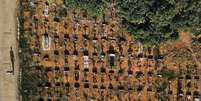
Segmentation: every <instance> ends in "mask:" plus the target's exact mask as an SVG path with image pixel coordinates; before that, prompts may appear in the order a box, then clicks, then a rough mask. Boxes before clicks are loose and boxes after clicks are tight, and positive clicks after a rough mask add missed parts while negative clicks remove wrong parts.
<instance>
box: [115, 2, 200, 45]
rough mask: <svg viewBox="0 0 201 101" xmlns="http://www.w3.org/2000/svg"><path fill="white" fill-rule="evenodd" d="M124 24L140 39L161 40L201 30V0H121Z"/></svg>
mask: <svg viewBox="0 0 201 101" xmlns="http://www.w3.org/2000/svg"><path fill="white" fill-rule="evenodd" d="M117 1H118V7H119V9H120V10H119V16H120V17H121V18H122V23H123V25H124V27H125V28H126V29H127V30H128V31H129V32H130V33H131V34H132V35H133V36H134V37H135V38H136V39H138V40H141V41H144V42H145V43H159V42H162V41H166V40H168V39H170V38H173V37H177V36H178V35H177V32H178V31H180V30H182V31H183V30H188V31H191V32H193V33H194V34H195V35H198V34H199V33H200V25H201V20H200V19H199V16H201V0H117Z"/></svg>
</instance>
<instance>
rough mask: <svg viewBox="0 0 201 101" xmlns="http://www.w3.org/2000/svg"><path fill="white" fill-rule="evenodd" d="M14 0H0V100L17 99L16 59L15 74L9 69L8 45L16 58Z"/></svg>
mask: <svg viewBox="0 0 201 101" xmlns="http://www.w3.org/2000/svg"><path fill="white" fill-rule="evenodd" d="M16 5H17V2H16V0H0V101H18V87H17V76H18V75H17V74H18V61H15V75H12V74H9V73H7V71H9V70H11V62H10V55H9V53H10V46H12V47H13V50H14V54H15V60H17V56H16V51H17V41H16V21H15V20H16V16H15V15H16V14H15V12H16Z"/></svg>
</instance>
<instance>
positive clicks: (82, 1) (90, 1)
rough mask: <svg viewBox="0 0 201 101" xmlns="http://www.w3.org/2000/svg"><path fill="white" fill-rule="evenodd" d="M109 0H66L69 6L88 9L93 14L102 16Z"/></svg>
mask: <svg viewBox="0 0 201 101" xmlns="http://www.w3.org/2000/svg"><path fill="white" fill-rule="evenodd" d="M107 2H108V1H107V0H65V4H66V6H67V7H70V8H73V9H80V10H83V11H87V12H88V13H89V15H91V16H102V15H103V13H104V10H105V8H106V5H107Z"/></svg>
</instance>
